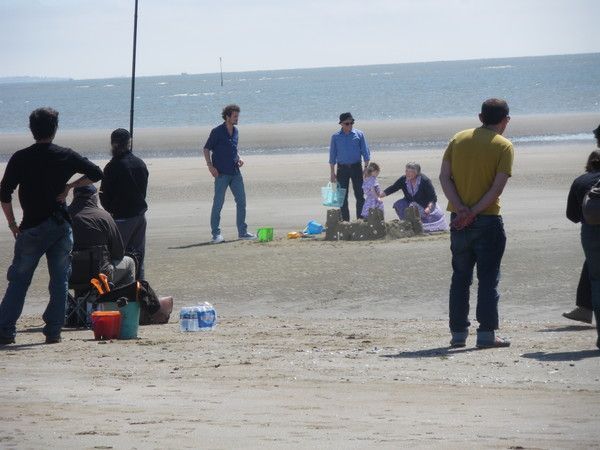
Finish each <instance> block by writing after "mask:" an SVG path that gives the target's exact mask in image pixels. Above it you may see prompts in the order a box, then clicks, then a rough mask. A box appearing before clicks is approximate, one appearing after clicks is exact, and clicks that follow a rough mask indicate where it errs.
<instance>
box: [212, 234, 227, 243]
mask: <svg viewBox="0 0 600 450" xmlns="http://www.w3.org/2000/svg"><path fill="white" fill-rule="evenodd" d="M221 242H225V238H224V237H223V235H222V234H217V235H216V236H215V237H213V238H212V239H211V241H210V243H211V244H220V243H221Z"/></svg>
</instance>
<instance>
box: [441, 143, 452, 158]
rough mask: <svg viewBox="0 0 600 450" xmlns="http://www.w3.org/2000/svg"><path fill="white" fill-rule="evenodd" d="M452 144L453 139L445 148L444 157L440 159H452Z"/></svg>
mask: <svg viewBox="0 0 600 450" xmlns="http://www.w3.org/2000/svg"><path fill="white" fill-rule="evenodd" d="M453 143H454V139H452V140H451V141H450V142H449V143H448V147H446V151H445V152H444V157H443V158H442V160H444V161H450V160H451V159H452V144H453Z"/></svg>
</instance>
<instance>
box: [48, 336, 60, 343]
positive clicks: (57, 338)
mask: <svg viewBox="0 0 600 450" xmlns="http://www.w3.org/2000/svg"><path fill="white" fill-rule="evenodd" d="M60 341H62V339H61V338H60V334H59V335H58V336H46V344H58V343H59V342H60Z"/></svg>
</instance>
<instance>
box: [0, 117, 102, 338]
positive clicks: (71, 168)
mask: <svg viewBox="0 0 600 450" xmlns="http://www.w3.org/2000/svg"><path fill="white" fill-rule="evenodd" d="M29 128H30V130H31V133H32V134H33V137H34V139H35V144H33V145H32V146H30V147H28V148H25V149H23V150H19V151H18V152H16V153H15V154H13V155H12V156H11V158H10V160H9V161H8V164H7V166H6V170H5V172H4V176H3V178H2V181H1V182H0V201H1V203H2V211H3V212H4V215H5V217H6V220H7V221H8V227H9V228H10V231H11V232H12V234H13V236H14V237H15V239H16V242H15V253H14V258H13V261H12V264H11V266H10V267H9V269H8V274H7V279H8V287H7V288H6V292H5V294H4V298H3V299H2V303H0V345H5V344H12V343H14V342H15V336H16V323H17V320H18V319H19V316H20V315H21V312H22V311H23V304H24V302H25V296H26V294H27V289H28V288H29V285H30V283H31V279H32V277H33V273H34V272H35V268H36V267H37V265H38V262H39V260H40V258H41V257H42V256H43V255H46V259H47V261H48V272H49V274H50V283H49V285H48V290H49V292H50V301H49V303H48V306H47V307H46V311H45V312H44V314H43V319H44V322H45V323H46V325H45V326H44V329H43V332H44V335H45V336H46V343H48V344H54V343H57V342H60V332H61V328H62V325H63V323H64V320H65V303H66V301H67V291H68V283H69V275H70V273H71V256H70V255H71V248H72V246H73V233H72V231H71V224H70V223H69V215H68V213H67V209H66V203H65V199H66V197H67V195H68V193H69V191H70V190H71V189H73V188H76V187H80V186H85V185H88V184H91V183H93V182H95V181H98V180H100V179H101V178H102V171H101V170H100V168H99V167H98V166H96V165H95V164H93V163H91V162H90V161H88V160H87V159H86V158H84V157H83V156H81V155H79V154H78V153H76V152H74V151H73V150H71V149H69V148H64V147H59V146H58V145H54V144H53V143H52V141H53V140H54V136H55V135H56V130H57V128H58V112H57V111H55V110H54V109H52V108H39V109H36V110H35V111H33V112H32V113H31V115H30V116H29ZM76 173H80V174H83V175H84V176H82V177H81V178H79V179H78V180H77V181H75V182H73V183H67V182H68V181H69V179H70V178H71V177H72V176H73V175H74V174H76ZM17 186H18V188H19V202H20V204H21V208H22V210H23V220H22V221H21V224H20V225H19V226H17V222H16V220H15V214H14V211H13V206H12V194H13V192H14V191H15V189H16V188H17Z"/></svg>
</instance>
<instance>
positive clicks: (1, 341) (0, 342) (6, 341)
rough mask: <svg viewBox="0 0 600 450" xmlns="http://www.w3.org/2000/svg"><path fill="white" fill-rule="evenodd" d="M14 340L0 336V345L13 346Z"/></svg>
mask: <svg viewBox="0 0 600 450" xmlns="http://www.w3.org/2000/svg"><path fill="white" fill-rule="evenodd" d="M14 343H15V338H9V337H4V336H0V345H8V344H14Z"/></svg>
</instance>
